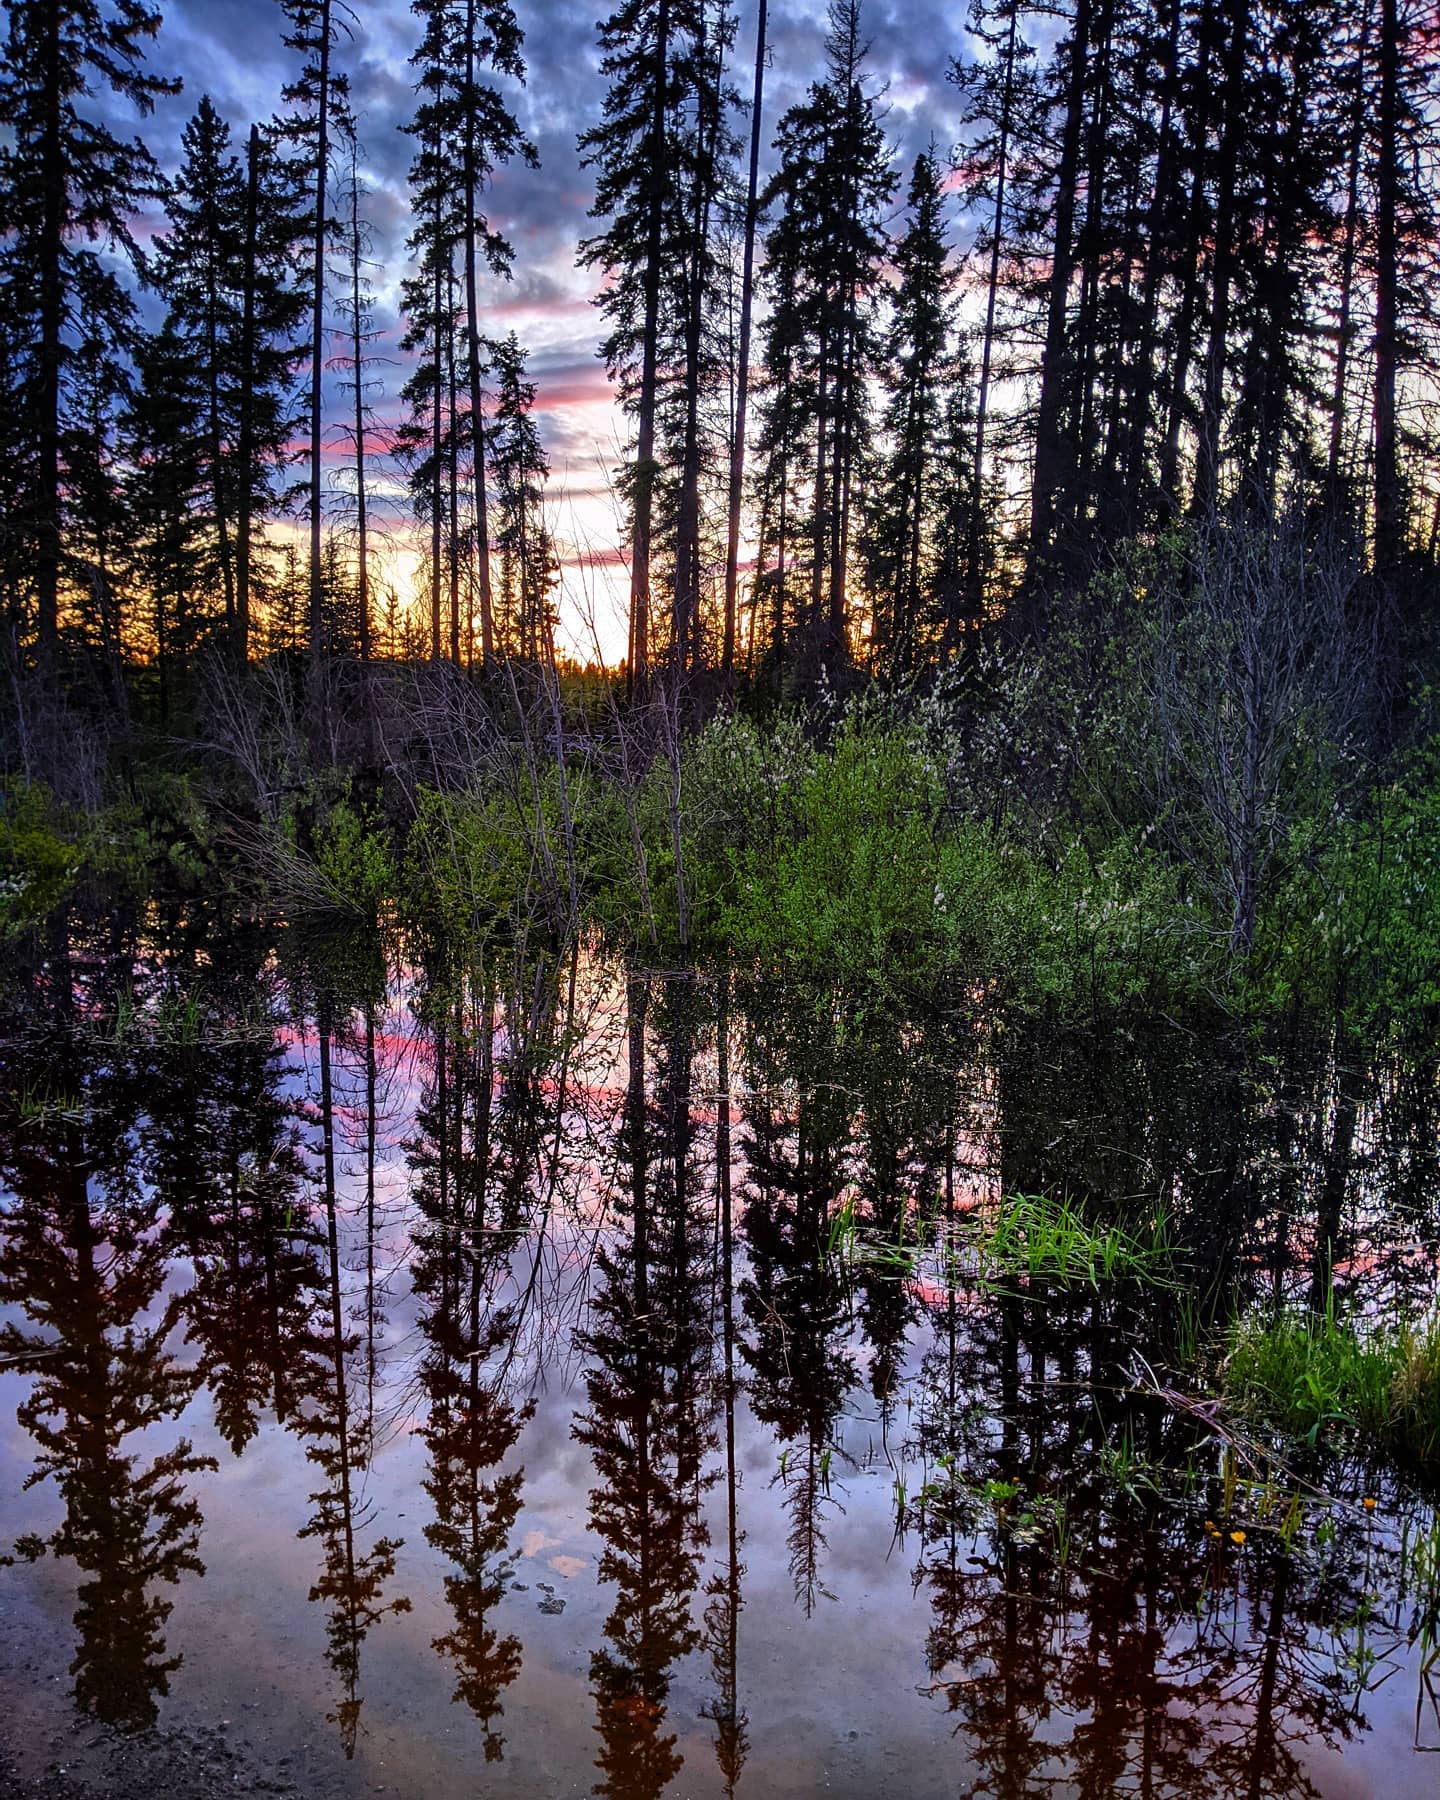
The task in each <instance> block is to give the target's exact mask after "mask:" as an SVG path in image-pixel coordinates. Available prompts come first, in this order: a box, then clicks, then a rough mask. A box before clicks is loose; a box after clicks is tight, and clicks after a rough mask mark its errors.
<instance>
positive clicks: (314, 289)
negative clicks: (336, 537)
mask: <svg viewBox="0 0 1440 1800" xmlns="http://www.w3.org/2000/svg"><path fill="white" fill-rule="evenodd" d="M331 3H332V0H320V17H319V20H318V35H319V40H320V88H319V93H318V96H317V99H316V107H315V241H314V246H313V261H312V267H311V276H310V280H311V292H310V309H311V310H310V617H309V639H310V645H309V648H310V656H311V659H312V661H318V659H319V657H320V656H321V655H322V653H323V651H324V648H325V644H324V631H325V622H324V604H323V602H324V582H323V579H322V571H321V561H320V549H321V533H322V529H323V525H324V519H323V516H322V513H321V483H320V476H321V468H320V458H321V451H322V449H323V444H322V441H321V432H322V429H323V413H322V398H321V384H322V380H323V377H324V372H325V241H326V225H327V220H326V215H325V190H326V186H327V177H328V175H329V166H330V29H331V27H330V12H331Z"/></svg>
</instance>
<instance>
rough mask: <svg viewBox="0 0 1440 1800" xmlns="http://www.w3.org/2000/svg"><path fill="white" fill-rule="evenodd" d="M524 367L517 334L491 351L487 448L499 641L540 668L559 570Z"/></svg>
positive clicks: (545, 470) (548, 650) (545, 466)
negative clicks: (492, 392) (492, 489)
mask: <svg viewBox="0 0 1440 1800" xmlns="http://www.w3.org/2000/svg"><path fill="white" fill-rule="evenodd" d="M525 362H526V358H525V351H524V349H523V348H522V346H521V344H520V340H519V339H518V338H517V337H516V335H515V333H514V332H513V331H512V332H510V333H509V335H508V336H506V337H504V338H501V339H500V340H499V341H498V342H497V343H494V344H492V345H491V346H490V363H491V368H492V371H493V375H494V381H495V403H494V409H493V412H492V415H491V422H490V427H489V431H488V434H487V442H488V454H489V466H490V476H491V480H492V481H493V482H494V486H495V509H494V542H495V550H496V554H497V557H498V559H499V565H500V582H499V601H500V603H499V607H498V609H497V616H496V627H497V632H496V635H497V640H498V642H499V644H500V646H501V647H502V648H503V650H504V653H505V654H506V655H513V656H519V657H522V658H523V659H524V660H525V661H527V662H536V661H539V660H540V659H541V658H542V657H547V656H550V655H552V654H553V638H552V633H553V630H554V625H555V607H554V600H553V598H552V593H553V589H554V586H555V581H556V577H557V574H558V568H559V565H558V562H557V559H556V555H555V546H554V542H553V540H552V538H551V535H550V531H549V528H548V526H547V525H546V522H545V482H546V480H547V478H548V477H549V474H550V459H549V457H548V456H546V454H545V446H544V445H543V444H542V443H541V441H540V433H539V430H538V429H537V427H536V423H535V413H534V407H535V392H536V390H535V383H534V382H533V381H531V380H530V378H529V377H528V375H527V374H526V371H525Z"/></svg>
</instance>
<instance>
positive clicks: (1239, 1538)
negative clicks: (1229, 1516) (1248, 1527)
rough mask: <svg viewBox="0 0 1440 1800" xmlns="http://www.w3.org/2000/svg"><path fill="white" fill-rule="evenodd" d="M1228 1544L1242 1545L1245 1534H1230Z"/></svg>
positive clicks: (1236, 1532) (1241, 1532) (1240, 1532)
mask: <svg viewBox="0 0 1440 1800" xmlns="http://www.w3.org/2000/svg"><path fill="white" fill-rule="evenodd" d="M1230 1542H1231V1543H1232V1544H1243V1543H1244V1542H1245V1533H1244V1532H1243V1531H1232V1532H1231V1533H1230Z"/></svg>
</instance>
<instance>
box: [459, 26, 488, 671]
mask: <svg viewBox="0 0 1440 1800" xmlns="http://www.w3.org/2000/svg"><path fill="white" fill-rule="evenodd" d="M474 83H475V0H466V6H465V84H466V86H467V88H470V89H471V90H472V93H473V89H474ZM479 184H480V171H479V170H478V169H477V168H476V166H475V109H474V106H473V105H471V106H468V107H467V108H466V115H465V319H466V325H467V328H468V329H467V331H466V353H467V359H468V363H469V377H470V438H471V456H472V458H473V461H474V469H475V473H474V481H475V563H476V568H477V570H478V572H479V576H480V660H481V663H482V665H483V666H484V667H485V668H486V669H488V668H489V667H490V665H491V663H492V662H493V661H494V660H495V612H494V602H493V598H492V595H491V591H490V514H489V508H488V505H487V502H486V494H485V427H484V417H485V415H484V408H483V405H482V402H483V399H484V396H483V394H482V393H481V389H480V367H481V365H480V308H479V300H478V294H477V283H476V255H477V253H476V245H475V229H476V223H475V218H476V215H475V195H476V190H477V189H478V187H479Z"/></svg>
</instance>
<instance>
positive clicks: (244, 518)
mask: <svg viewBox="0 0 1440 1800" xmlns="http://www.w3.org/2000/svg"><path fill="white" fill-rule="evenodd" d="M259 238H260V127H259V126H258V125H252V126H251V127H250V142H249V146H248V148H247V150H246V156H245V263H244V271H243V280H244V283H245V291H244V295H243V297H242V301H241V316H240V417H239V429H238V432H237V442H236V461H237V463H238V465H239V467H238V470H237V473H236V482H237V485H238V487H239V497H238V505H237V511H236V521H235V636H234V640H233V644H234V654H235V661H236V663H237V664H238V665H239V666H240V667H241V668H242V669H243V668H244V667H245V664H246V662H247V661H248V660H249V655H250V580H251V576H250V545H251V534H252V531H253V529H254V515H253V512H252V508H253V506H254V496H255V467H254V465H255V358H256V347H255V283H256V281H257V279H258V277H257V275H256V270H255V265H256V260H257V257H258V254H259Z"/></svg>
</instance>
